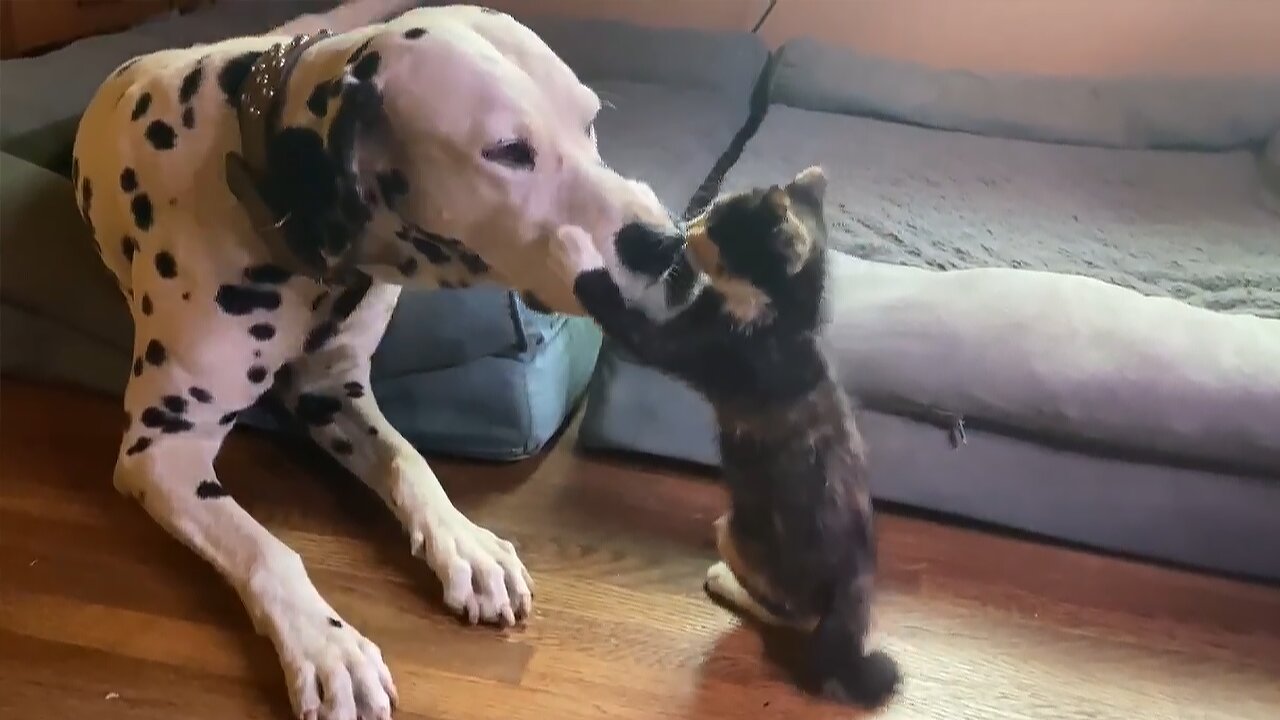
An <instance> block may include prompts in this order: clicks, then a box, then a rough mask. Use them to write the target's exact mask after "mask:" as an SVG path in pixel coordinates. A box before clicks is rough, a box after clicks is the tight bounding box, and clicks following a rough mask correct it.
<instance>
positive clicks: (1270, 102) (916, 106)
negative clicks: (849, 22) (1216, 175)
mask: <svg viewBox="0 0 1280 720" xmlns="http://www.w3.org/2000/svg"><path fill="white" fill-rule="evenodd" d="M770 100H771V102H774V103H778V104H782V105H788V106H791V107H796V108H803V109H808V110H818V111H822V112H831V113H839V114H845V115H863V116H868V117H877V118H882V119H887V120H892V121H896V122H905V123H913V124H919V125H924V126H927V127H934V128H940V129H947V130H961V131H965V132H972V133H978V134H982V135H993V136H997V137H1008V138H1025V139H1033V140H1041V141H1047V142H1069V143H1080V144H1092V145H1104V146H1112V147H1134V148H1184V149H1197V150H1220V149H1228V148H1236V147H1241V146H1247V145H1256V144H1258V143H1261V142H1263V141H1265V139H1266V138H1267V137H1268V136H1269V135H1270V134H1271V133H1272V132H1274V131H1275V130H1276V128H1277V127H1280V76H1276V75H1266V76H1264V75H1258V76H1222V75H1220V76H1216V77H1213V76H1210V77H1177V76H1164V77H1141V76H1133V77H1115V78H1072V77H1046V76H1031V75H1012V74H1000V73H980V72H974V71H969V70H963V71H962V70H938V69H932V68H928V67H925V66H923V65H917V64H913V63H908V62H903V61H899V60H888V59H883V58H876V57H871V56H868V55H863V54H860V53H858V52H855V51H852V50H847V49H843V48H835V47H832V46H828V45H825V44H823V43H820V42H818V41H816V40H812V39H808V38H802V39H798V40H794V41H791V42H788V43H786V44H785V45H784V46H783V47H782V48H781V50H779V54H778V65H777V73H776V74H775V76H774V80H773V85H772V88H771V93H770Z"/></svg>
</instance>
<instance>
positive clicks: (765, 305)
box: [687, 166, 827, 324]
mask: <svg viewBox="0 0 1280 720" xmlns="http://www.w3.org/2000/svg"><path fill="white" fill-rule="evenodd" d="M826 187H827V178H826V175H824V174H823V172H822V169H821V168H819V167H816V166H815V167H810V168H808V169H806V170H804V171H802V172H801V173H800V174H799V175H796V177H795V178H794V179H793V180H791V182H789V183H787V184H786V185H785V186H780V185H773V186H772V187H768V188H754V189H751V190H745V191H741V192H736V193H730V194H726V195H722V196H721V197H718V198H716V199H715V200H714V201H713V202H712V203H711V205H710V207H708V208H707V210H706V211H705V212H703V213H702V215H700V216H699V217H697V218H696V219H694V220H693V221H692V222H690V224H689V228H688V232H687V238H688V250H689V255H690V256H691V258H692V260H693V263H694V265H696V266H697V267H698V269H700V270H702V271H703V272H704V273H706V276H707V278H708V279H709V281H710V283H711V285H712V287H713V288H714V289H715V290H717V291H718V292H719V293H720V294H721V295H723V296H724V298H725V307H726V309H727V310H728V311H729V312H730V313H732V314H733V315H734V316H735V317H737V318H738V319H739V320H740V321H742V322H743V323H744V324H756V323H760V322H766V321H768V320H769V319H770V318H781V317H784V316H786V317H791V318H793V319H799V320H801V321H802V322H807V323H816V322H818V317H817V313H818V310H819V306H820V305H821V300H822V293H823V280H824V275H825V264H824V263H823V257H824V255H823V250H822V248H823V246H824V245H825V244H826V234H827V230H826V223H825V221H824V219H823V209H822V205H823V198H824V196H825V194H826Z"/></svg>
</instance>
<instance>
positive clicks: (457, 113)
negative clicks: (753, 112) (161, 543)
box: [73, 6, 675, 720]
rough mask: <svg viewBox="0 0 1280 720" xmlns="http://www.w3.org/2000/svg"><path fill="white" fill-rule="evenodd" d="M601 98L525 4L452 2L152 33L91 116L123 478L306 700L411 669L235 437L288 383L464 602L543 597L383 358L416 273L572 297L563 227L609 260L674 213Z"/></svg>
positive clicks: (506, 613)
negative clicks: (437, 468) (330, 580)
mask: <svg viewBox="0 0 1280 720" xmlns="http://www.w3.org/2000/svg"><path fill="white" fill-rule="evenodd" d="M600 106H601V105H600V100H599V98H598V97H597V96H596V94H595V93H593V92H592V91H591V90H590V89H589V88H587V87H586V86H585V85H584V84H583V83H581V82H580V81H579V80H578V79H577V77H576V76H575V75H574V73H573V72H572V71H571V70H570V69H569V68H568V67H567V66H566V65H565V64H564V62H562V61H561V60H560V59H559V58H558V57H557V56H556V55H555V54H554V53H553V52H552V51H551V50H550V49H549V48H548V47H547V46H546V45H545V44H544V43H543V42H542V41H541V40H540V39H539V38H538V37H537V36H536V35H535V34H534V33H533V32H532V31H530V30H529V29H528V28H526V27H525V26H523V25H521V24H520V23H518V22H517V21H515V20H513V19H512V18H510V17H509V16H507V15H504V14H501V13H497V12H494V11H490V10H485V9H482V8H477V7H468V6H452V7H435V8H424V9H417V10H411V11H409V12H406V13H404V14H402V15H400V16H398V17H396V18H394V19H392V20H390V21H388V22H385V23H379V24H373V25H368V26H365V27H361V28H357V29H351V30H349V31H344V32H339V33H335V34H327V35H326V34H319V35H315V36H311V37H307V38H295V37H290V36H288V35H274V36H267V37H242V38H237V39H230V40H226V41H222V42H216V43H211V44H206V45H200V46H196V47H191V48H187V49H178V50H166V51H161V52H156V53H154V54H150V55H146V56H143V57H139V58H136V59H134V60H131V61H129V62H127V63H125V64H123V65H121V66H120V67H119V68H116V69H115V70H114V71H113V72H112V73H111V74H110V76H109V78H108V79H107V80H106V81H105V82H104V83H103V85H102V86H101V87H100V89H99V90H98V92H97V94H96V96H95V98H94V99H93V100H92V102H91V104H90V105H89V107H88V109H87V111H86V113H85V115H84V117H83V120H82V121H81V125H80V128H79V131H78V134H77V138H76V142H75V150H74V153H75V154H74V162H73V179H74V181H75V184H76V191H77V199H78V203H79V206H80V210H81V213H82V215H83V217H84V218H85V220H86V221H87V222H88V223H89V224H90V225H91V226H92V228H93V230H94V235H95V237H96V239H97V246H98V250H99V252H100V254H101V256H102V259H103V262H104V263H105V264H106V266H107V268H108V269H109V270H110V271H111V273H113V274H114V275H115V277H116V278H117V280H118V282H119V285H120V288H121V290H122V292H123V294H124V296H125V298H126V300H127V302H128V305H129V308H130V311H131V313H132V316H133V319H134V323H135V338H134V359H133V365H132V373H131V376H130V377H129V382H128V388H127V390H126V393H125V400H124V404H125V410H126V412H127V415H128V425H127V429H126V431H125V434H124V438H123V440H122V443H121V447H120V454H119V457H118V459H117V464H116V468H115V473H114V482H115V487H116V488H117V489H118V490H119V491H120V492H121V493H125V494H127V495H129V496H132V497H133V498H135V499H136V500H137V501H138V502H139V503H140V504H141V505H142V506H143V508H145V510H146V512H147V513H148V514H150V516H151V517H152V518H153V519H154V520H155V521H156V522H158V523H159V524H160V525H161V526H163V527H164V528H165V529H166V530H167V531H168V532H169V533H170V534H171V535H172V536H173V537H175V538H177V539H178V540H180V541H181V542H183V543H184V544H186V545H187V546H189V547H190V548H191V549H192V550H194V551H195V552H196V553H198V554H199V555H200V556H201V557H203V558H204V559H205V560H207V561H208V562H209V563H211V564H212V565H213V566H214V567H215V568H216V569H217V571H218V572H219V573H220V574H221V575H222V576H223V577H224V578H225V579H226V581H227V582H228V583H230V585H231V586H232V587H233V588H234V589H235V590H236V591H237V592H238V593H239V595H240V597H241V599H242V600H243V602H244V605H245V607H246V608H247V610H248V612H249V614H250V615H251V616H252V619H253V622H254V624H255V627H256V628H257V630H258V632H259V633H261V634H262V635H264V636H266V637H267V638H269V639H270V641H271V642H272V643H273V645H274V647H275V649H276V651H277V652H278V654H279V658H280V662H281V665H282V667H283V670H284V674H285V678H286V681H287V685H288V691H289V695H290V698H291V701H292V704H293V709H294V711H295V713H296V714H297V716H298V717H300V718H304V720H321V719H323V720H355V719H356V718H357V717H359V718H374V719H381V718H388V717H390V714H391V708H392V706H393V705H394V703H395V701H396V689H395V685H394V683H393V680H392V676H391V673H390V671H389V670H388V667H387V665H386V663H385V662H384V661H383V658H382V655H381V653H380V651H379V649H378V648H377V646H375V645H374V643H373V642H371V641H370V640H369V639H367V638H366V637H364V636H363V635H362V634H361V633H360V632H358V631H357V630H356V629H355V628H353V627H352V626H351V625H350V624H349V623H348V622H346V621H345V620H343V619H342V617H341V615H340V614H339V613H338V612H337V611H336V610H334V608H333V607H332V606H331V605H329V603H327V602H326V601H325V599H324V598H323V597H321V595H320V593H319V592H318V591H317V590H316V588H315V587H314V585H313V584H312V582H311V580H310V579H309V578H308V575H307V571H306V569H305V567H304V566H303V563H302V561H301V559H300V557H299V555H298V554H297V553H296V552H294V551H293V550H291V549H290V548H289V547H287V546H286V545H285V544H284V543H283V542H281V541H280V540H279V539H277V538H276V537H274V536H273V535H272V534H271V533H270V532H269V531H268V530H266V529H265V528H264V527H263V526H262V525H260V524H259V523H257V522H256V521H255V520H254V519H253V518H252V517H250V516H249V515H248V514H247V513H246V512H245V510H244V509H243V508H241V506H239V505H238V504H237V503H236V502H235V500H234V499H232V498H231V497H229V495H228V493H227V492H226V491H225V490H224V489H223V486H222V485H221V484H220V483H219V482H218V479H217V477H216V475H215V473H214V465H213V463H214V459H215V457H216V455H217V454H218V450H219V447H220V446H221V444H222V442H223V440H224V438H225V437H226V436H227V433H228V432H229V431H230V429H231V428H232V426H233V425H234V424H235V421H236V414H237V412H239V411H242V410H243V409H245V408H247V407H249V406H250V405H251V404H253V403H254V402H255V401H257V400H258V399H259V398H260V397H261V396H263V395H264V394H265V393H268V392H271V393H272V394H273V395H274V396H275V397H276V398H277V399H279V400H280V401H281V403H282V404H283V405H284V406H285V407H286V408H287V409H288V410H289V411H290V412H291V413H292V414H293V415H294V417H295V418H296V420H298V421H299V422H300V423H301V424H303V425H305V426H306V427H307V428H308V429H309V431H310V433H311V435H312V437H313V438H314V440H315V441H316V442H317V443H318V444H319V445H320V446H321V447H323V448H324V449H325V450H326V451H327V452H328V453H329V454H331V455H332V456H333V457H334V458H336V459H337V460H338V461H339V462H340V463H342V464H343V465H344V466H345V467H346V468H348V469H349V470H350V471H351V472H352V473H353V474H354V475H355V476H357V477H358V478H360V479H361V480H362V481H363V482H364V483H366V484H367V485H368V486H369V487H370V488H372V489H373V490H374V491H375V492H376V493H377V494H378V495H379V496H380V497H381V498H382V499H383V500H384V501H385V503H386V505H387V506H388V508H390V510H391V511H392V512H393V513H394V515H395V516H396V518H397V519H398V520H399V521H400V523H401V524H402V525H403V527H404V530H405V532H406V534H407V535H408V538H409V542H410V546H411V549H412V552H413V553H414V554H415V555H417V556H419V557H421V558H422V559H423V560H425V561H426V563H427V565H428V566H429V567H430V568H431V570H432V571H433V572H434V573H435V574H436V575H437V576H438V577H439V579H440V581H441V583H442V584H443V587H444V599H445V601H446V603H447V604H448V606H449V607H450V608H451V609H452V610H453V611H455V612H456V613H458V614H460V615H461V616H463V617H464V618H465V619H467V620H468V621H471V622H473V623H475V622H485V623H494V624H499V625H504V626H506V625H511V624H513V623H515V622H517V621H518V620H519V619H520V618H522V617H525V616H527V615H528V614H529V613H530V608H531V602H532V597H531V596H532V582H531V579H530V576H529V573H528V571H527V570H526V568H525V566H524V565H523V564H522V563H521V561H520V559H519V558H518V557H517V554H516V551H515V549H514V547H513V546H512V544H511V543H510V542H507V541H506V540H504V539H502V538H499V537H497V536H496V535H494V534H493V533H492V532H490V531H488V530H486V529H485V528H483V527H480V526H478V525H476V524H474V523H473V522H471V521H470V520H469V519H467V518H466V517H464V516H463V514H462V513H461V512H460V511H459V510H457V509H456V508H455V507H454V506H453V505H452V503H451V502H450V500H449V498H448V497H447V496H446V495H445V492H444V491H443V489H442V488H441V485H440V483H439V482H438V480H437V479H436V476H435V475H434V474H433V472H432V470H431V468H430V467H429V466H428V464H427V462H426V461H425V460H424V459H423V458H422V457H421V456H420V455H419V454H418V453H417V452H416V451H415V450H414V448H413V447H412V446H411V445H410V444H409V442H408V441H406V440H405V438H403V437H402V436H401V435H400V434H399V433H397V432H396V429H395V428H393V427H392V426H391V425H390V424H389V423H388V422H387V420H386V419H385V418H384V417H383V415H382V413H381V412H380V411H379V409H378V405H377V403H376V401H375V399H374V397H373V395H372V394H371V393H370V392H369V359H370V355H371V354H372V353H373V351H374V349H375V347H376V346H377V344H378V341H379V339H380V337H381V336H382V334H383V331H384V330H385V328H386V325H387V322H388V319H389V317H390V315H391V312H392V310H393V309H394V307H395V305H396V300H397V298H398V296H399V294H400V291H401V288H402V287H406V286H408V287H415V288H440V287H462V286H467V285H470V284H473V283H480V282H487V283H496V284H499V285H502V286H506V287H510V288H514V289H516V290H518V291H522V292H525V293H526V297H528V298H530V299H531V300H530V302H531V303H532V302H533V299H534V298H536V299H538V300H539V301H540V302H541V304H542V305H545V307H546V308H547V309H551V310H556V311H561V312H566V313H574V314H582V311H581V309H580V308H579V307H578V306H577V303H576V301H575V300H574V299H573V294H572V290H571V288H570V287H568V286H567V284H566V283H565V282H564V281H563V280H562V279H560V278H559V276H558V274H557V273H556V271H555V270H554V269H553V268H552V265H553V263H552V260H551V255H550V253H551V250H550V248H551V246H552V244H553V243H555V242H556V238H557V237H558V236H559V234H560V233H562V232H564V230H565V228H574V229H575V230H574V232H581V233H586V234H587V235H588V236H589V237H590V238H591V239H592V240H591V241H592V242H593V243H594V244H595V245H596V246H597V249H598V250H599V252H600V254H601V255H602V256H603V257H605V258H606V259H608V260H609V261H610V262H615V263H616V261H617V256H618V253H617V250H616V247H617V245H618V242H619V239H620V238H625V237H626V236H628V235H631V236H635V235H636V234H637V233H640V234H642V235H643V234H644V233H671V232H675V227H674V224H673V221H672V219H671V216H670V214H669V213H668V211H667V210H666V209H665V208H664V207H663V206H662V204H661V203H660V202H659V201H658V199H657V198H656V197H655V195H654V193H653V192H652V190H651V189H650V188H649V187H648V186H646V185H644V184H642V183H640V182H637V181H634V180H631V179H628V178H626V177H623V176H620V175H619V174H618V173H617V172H615V171H613V170H611V169H610V168H609V167H608V166H606V165H605V164H604V163H603V162H602V161H601V159H600V156H599V153H598V152H597V148H596V140H595V133H594V130H593V120H594V118H595V116H596V114H597V112H598V111H599V110H600ZM237 183H239V185H238V186H237ZM237 187H238V189H237ZM620 277H624V278H625V277H627V274H626V272H625V270H621V271H620Z"/></svg>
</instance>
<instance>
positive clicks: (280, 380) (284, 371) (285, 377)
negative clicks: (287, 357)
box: [271, 363, 293, 387]
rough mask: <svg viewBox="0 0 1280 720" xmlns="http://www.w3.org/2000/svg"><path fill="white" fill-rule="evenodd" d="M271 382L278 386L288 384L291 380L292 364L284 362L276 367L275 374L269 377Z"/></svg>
mask: <svg viewBox="0 0 1280 720" xmlns="http://www.w3.org/2000/svg"><path fill="white" fill-rule="evenodd" d="M271 382H273V383H275V384H276V385H278V386H280V387H284V386H285V385H289V384H291V383H292V382H293V366H292V365H290V364H289V363H285V364H283V365H281V366H280V367H279V368H277V369H276V374H275V376H274V377H272V378H271Z"/></svg>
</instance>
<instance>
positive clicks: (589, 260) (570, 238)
mask: <svg viewBox="0 0 1280 720" xmlns="http://www.w3.org/2000/svg"><path fill="white" fill-rule="evenodd" d="M551 255H552V264H553V265H554V266H555V272H556V274H557V276H558V277H559V278H560V279H561V280H562V281H564V282H565V283H566V284H568V285H573V281H574V280H575V279H576V278H577V277H578V276H579V275H581V274H582V273H584V272H587V271H589V270H596V269H598V268H602V267H604V257H602V256H601V255H600V251H599V250H598V249H596V246H595V245H594V244H593V243H592V242H591V235H590V234H588V233H587V231H586V230H583V229H582V228H580V227H577V226H575V225H566V226H564V227H562V228H560V230H559V231H558V232H557V233H556V242H554V243H552V248H551Z"/></svg>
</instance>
